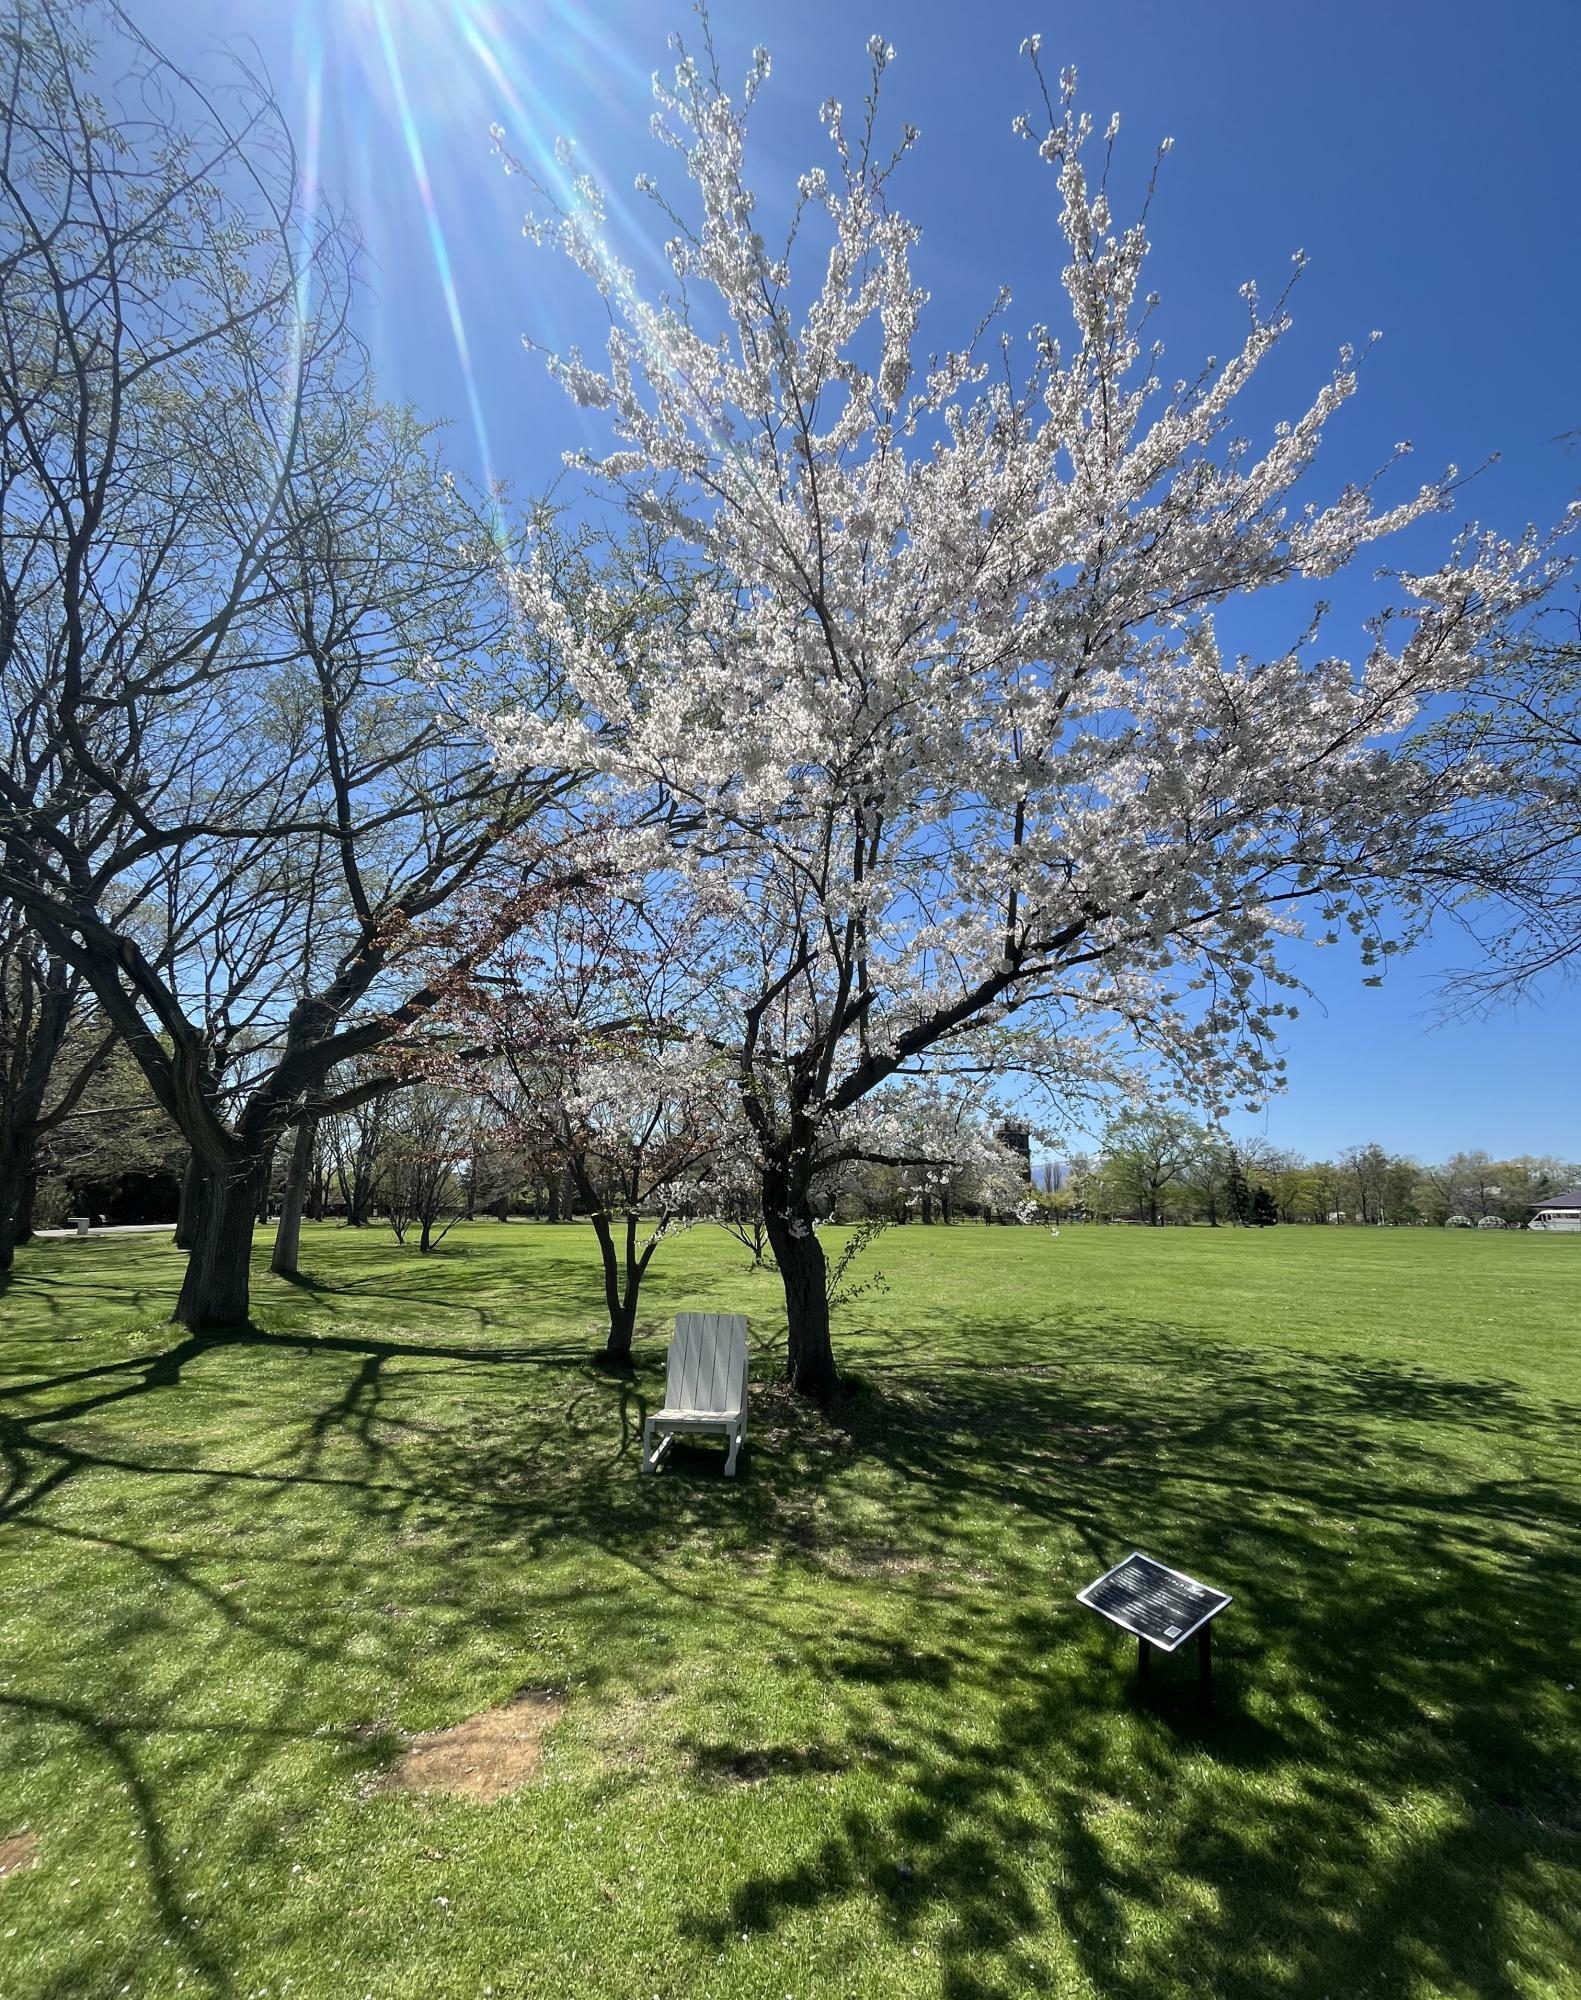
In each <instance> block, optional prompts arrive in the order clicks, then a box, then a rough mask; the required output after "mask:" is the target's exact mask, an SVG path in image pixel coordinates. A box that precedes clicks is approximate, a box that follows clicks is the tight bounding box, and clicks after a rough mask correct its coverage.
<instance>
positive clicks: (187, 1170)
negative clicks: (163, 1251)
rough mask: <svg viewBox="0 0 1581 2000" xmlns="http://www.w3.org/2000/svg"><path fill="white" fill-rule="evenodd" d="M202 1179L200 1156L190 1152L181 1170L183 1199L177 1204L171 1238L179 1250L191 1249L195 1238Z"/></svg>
mask: <svg viewBox="0 0 1581 2000" xmlns="http://www.w3.org/2000/svg"><path fill="white" fill-rule="evenodd" d="M202 1181H203V1170H202V1168H201V1167H200V1166H199V1165H198V1156H197V1154H196V1153H188V1155H187V1164H186V1165H185V1167H183V1168H182V1170H181V1199H180V1201H179V1203H178V1204H177V1206H176V1233H175V1235H174V1237H173V1238H172V1239H171V1240H172V1242H173V1243H174V1244H175V1246H176V1248H177V1249H178V1250H190V1249H191V1248H192V1245H193V1242H194V1240H195V1233H196V1230H197V1217H198V1201H199V1198H200V1193H201V1188H202Z"/></svg>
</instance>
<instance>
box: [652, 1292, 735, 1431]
mask: <svg viewBox="0 0 1581 2000" xmlns="http://www.w3.org/2000/svg"><path fill="white" fill-rule="evenodd" d="M664 1400H665V1402H666V1403H668V1404H669V1406H670V1408H671V1409H672V1410H727V1411H730V1412H731V1413H734V1412H735V1411H737V1410H744V1409H745V1408H746V1402H747V1322H746V1317H745V1315H744V1314H742V1313H677V1314H676V1315H675V1338H674V1340H673V1341H671V1343H670V1365H669V1371H668V1373H667V1375H666V1377H665V1383H664Z"/></svg>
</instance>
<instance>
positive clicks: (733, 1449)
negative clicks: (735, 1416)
mask: <svg viewBox="0 0 1581 2000" xmlns="http://www.w3.org/2000/svg"><path fill="white" fill-rule="evenodd" d="M740 1449H741V1433H740V1431H739V1430H734V1431H732V1432H731V1433H730V1452H729V1456H728V1457H727V1458H726V1459H725V1477H726V1479H734V1478H735V1476H736V1453H737V1452H738V1451H739V1450H740Z"/></svg>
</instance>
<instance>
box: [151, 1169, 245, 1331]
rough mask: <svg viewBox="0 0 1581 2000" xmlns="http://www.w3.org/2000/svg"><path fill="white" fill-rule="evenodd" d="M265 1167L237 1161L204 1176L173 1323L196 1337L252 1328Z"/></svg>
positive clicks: (210, 1171) (201, 1179) (204, 1173)
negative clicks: (251, 1263) (251, 1291)
mask: <svg viewBox="0 0 1581 2000" xmlns="http://www.w3.org/2000/svg"><path fill="white" fill-rule="evenodd" d="M260 1167H261V1162H260V1161H258V1160H256V1159H253V1160H233V1161H229V1162H227V1164H226V1165H225V1166H224V1167H222V1168H219V1169H205V1170H203V1172H202V1173H201V1175H200V1176H199V1180H198V1187H197V1197H196V1200H195V1201H194V1203H193V1211H194V1212H193V1215H192V1248H191V1250H190V1252H189V1253H188V1256H187V1274H186V1276H185V1278H184V1279H183V1280H182V1283H181V1296H180V1297H179V1298H178V1299H177V1301H176V1309H175V1311H174V1312H173V1313H172V1314H171V1318H172V1319H173V1320H174V1321H175V1323H176V1324H177V1325H178V1326H187V1327H191V1328H192V1329H193V1330H194V1331H195V1332H204V1331H207V1330H208V1329H209V1328H211V1327H213V1328H218V1327H241V1326H245V1325H246V1324H247V1305H248V1296H247V1287H248V1277H249V1272H248V1260H249V1258H250V1257H251V1254H252V1246H253V1212H254V1210H255V1208H256V1206H257V1201H258V1180H259V1173H260Z"/></svg>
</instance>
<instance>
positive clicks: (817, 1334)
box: [763, 1202, 840, 1402]
mask: <svg viewBox="0 0 1581 2000" xmlns="http://www.w3.org/2000/svg"><path fill="white" fill-rule="evenodd" d="M763 1220H764V1222H765V1223H766V1224H767V1225H768V1232H769V1242H770V1244H771V1245H772V1246H773V1249H774V1261H775V1262H776V1263H777V1264H778V1265H779V1270H780V1280H781V1282H782V1283H783V1285H784V1287H785V1323H786V1327H787V1329H788V1333H789V1339H788V1342H787V1351H786V1360H785V1373H786V1378H787V1380H788V1381H789V1382H790V1385H791V1387H792V1388H793V1389H795V1390H796V1391H797V1392H798V1393H799V1394H801V1395H803V1396H811V1397H814V1398H815V1399H816V1400H817V1401H818V1402H827V1401H828V1400H829V1398H830V1397H831V1396H832V1395H833V1394H834V1392H835V1390H836V1389H837V1388H838V1387H839V1386H840V1378H839V1376H838V1375H837V1374H836V1372H835V1366H834V1349H833V1347H832V1346H831V1345H830V1341H829V1292H828V1275H827V1270H826V1267H825V1264H824V1255H823V1245H822V1244H821V1243H820V1242H819V1241H818V1237H817V1234H816V1232H815V1231H814V1229H813V1226H812V1217H811V1215H810V1214H803V1215H799V1216H790V1215H786V1214H784V1213H783V1212H780V1211H777V1210H776V1209H775V1208H774V1207H773V1206H772V1204H771V1203H769V1202H765V1204H764V1210H763Z"/></svg>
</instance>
